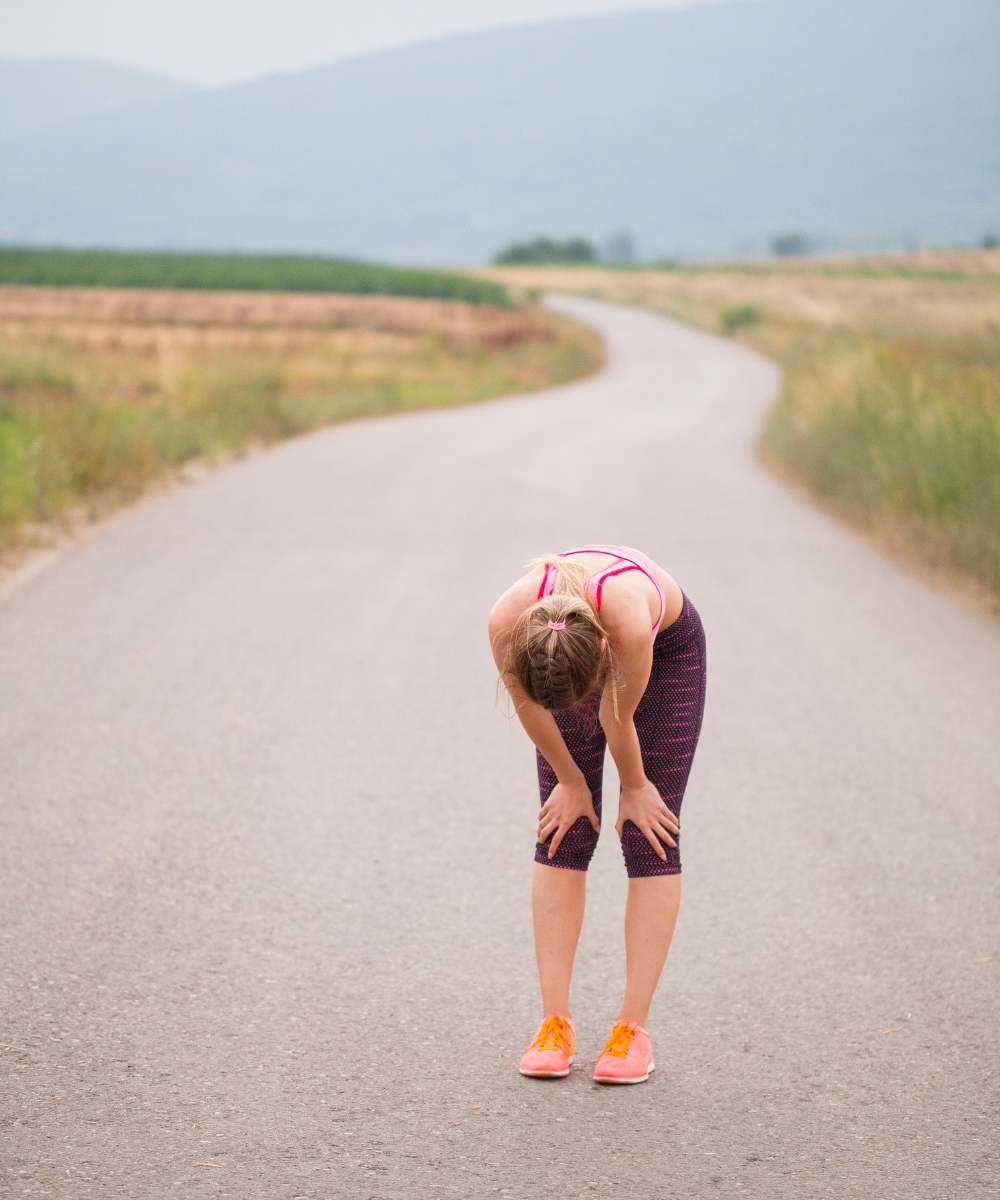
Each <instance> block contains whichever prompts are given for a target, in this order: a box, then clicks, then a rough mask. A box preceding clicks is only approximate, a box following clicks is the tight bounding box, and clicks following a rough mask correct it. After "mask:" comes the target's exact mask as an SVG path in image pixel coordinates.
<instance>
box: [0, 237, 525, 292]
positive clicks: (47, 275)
mask: <svg viewBox="0 0 1000 1200" xmlns="http://www.w3.org/2000/svg"><path fill="white" fill-rule="evenodd" d="M0 284H30V285H33V286H36V287H65V286H69V287H135V288H193V289H198V290H202V289H206V290H212V291H273V292H339V293H349V294H351V295H379V296H424V297H431V298H435V299H440V300H465V301H467V302H469V303H472V304H493V305H499V306H506V305H508V304H509V303H510V299H509V297H508V295H507V292H506V289H505V288H504V287H502V286H501V285H500V284H496V283H491V282H489V281H488V280H481V279H470V278H469V277H468V276H466V275H457V274H452V273H450V272H447V271H425V270H418V269H416V268H407V267H387V266H382V265H380V264H378V263H366V262H354V261H352V260H349V259H338V258H319V257H316V258H313V257H308V256H304V255H303V256H299V255H272V254H200V253H193V254H180V253H167V252H156V251H123V250H101V249H87V250H74V249H67V248H64V247H27V246H10V245H7V246H4V245H0Z"/></svg>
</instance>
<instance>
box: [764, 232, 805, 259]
mask: <svg viewBox="0 0 1000 1200" xmlns="http://www.w3.org/2000/svg"><path fill="white" fill-rule="evenodd" d="M811 249H812V243H811V242H810V241H809V239H808V238H807V237H806V236H805V234H803V233H776V234H775V235H774V237H773V238H771V253H772V254H777V255H780V256H782V257H784V256H785V255H788V254H808V253H809V251H810V250H811Z"/></svg>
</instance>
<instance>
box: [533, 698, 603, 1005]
mask: <svg viewBox="0 0 1000 1200" xmlns="http://www.w3.org/2000/svg"><path fill="white" fill-rule="evenodd" d="M598 704H599V698H598V701H597V702H596V703H593V704H589V705H581V706H577V708H574V709H567V710H563V711H556V712H554V713H553V714H552V715H553V717H554V718H555V721H556V724H557V725H558V726H559V731H560V732H561V733H562V736H563V741H564V742H565V743H566V747H567V749H568V750H569V752H570V754H571V755H572V756H573V760H574V762H575V763H576V765H577V766H578V767H579V768H580V770H581V771H582V772H583V774H584V777H585V778H586V780H587V786H588V787H589V788H590V793H591V797H592V799H593V802H594V811H595V812H596V813H597V817H598V820H600V817H601V784H602V779H603V772H604V750H605V745H606V739H605V736H604V730H603V729H602V728H601V725H600V721H599V720H598V716H597V713H598ZM535 759H536V764H537V768H538V790H539V796H540V800H539V807H541V805H543V804H544V803H545V801H546V800H547V799H548V798H549V793H550V792H551V791H552V789H553V788H554V787H555V785H556V784H557V783H558V779H557V777H556V774H555V772H554V771H553V770H552V768H551V767H550V766H549V764H548V762H547V761H546V759H545V757H544V756H543V755H542V753H541V752H540V751H536V754H535ZM551 836H552V835H551V834H550V835H549V838H548V839H547V840H546V841H545V842H536V843H535V866H534V871H533V874H532V880H531V907H532V918H533V923H534V933H535V960H536V962H537V963H538V978H539V983H540V986H541V992H542V1004H543V1006H544V1009H545V1013H546V1014H548V1013H550V1012H561V1013H565V1014H566V1015H567V1016H572V1013H571V1012H570V1006H569V990H570V980H571V977H572V974H573V959H574V957H575V955H576V947H577V942H578V941H579V940H580V930H581V928H582V927H583V914H584V907H585V903H586V891H587V868H588V866H589V865H590V859H591V857H592V856H593V853H594V850H595V848H596V846H597V838H598V834H597V831H596V830H595V829H594V827H593V826H592V825H591V824H590V822H589V821H588V820H587V819H586V817H580V818H579V819H578V820H577V821H576V822H575V823H574V824H573V826H572V828H570V829H568V830H567V831H566V835H565V837H564V838H563V840H562V842H561V843H560V844H559V849H558V850H557V851H556V852H555V854H554V855H553V856H552V858H549V857H548V845H549V841H551Z"/></svg>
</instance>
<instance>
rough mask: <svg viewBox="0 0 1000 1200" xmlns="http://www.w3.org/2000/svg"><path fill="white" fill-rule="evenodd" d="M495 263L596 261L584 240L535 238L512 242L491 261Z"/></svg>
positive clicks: (593, 253) (593, 251)
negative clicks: (561, 240)
mask: <svg viewBox="0 0 1000 1200" xmlns="http://www.w3.org/2000/svg"><path fill="white" fill-rule="evenodd" d="M493 261H494V262H495V263H498V264H500V263H590V262H596V261H597V254H596V252H595V250H594V247H593V245H592V244H591V243H590V242H588V241H587V240H586V238H582V237H576V238H567V239H566V241H564V242H560V241H556V239H555V238H549V237H536V238H535V239H534V240H533V241H530V242H513V243H511V245H509V246H506V247H505V248H504V249H503V250H501V251H500V253H499V254H497V255H496V257H495V258H494V259H493Z"/></svg>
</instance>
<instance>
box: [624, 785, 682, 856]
mask: <svg viewBox="0 0 1000 1200" xmlns="http://www.w3.org/2000/svg"><path fill="white" fill-rule="evenodd" d="M626 821H631V822H632V823H633V825H636V826H638V828H639V829H640V830H642V834H643V837H645V839H646V841H647V842H649V844H650V845H651V846H652V847H653V849H654V850H655V851H656V853H657V854H658V855H659V856H660V858H662V859H666V857H667V856H666V854H665V853H664V851H663V846H662V845H661V844H660V840H659V839H660V838H662V839H663V841H665V842H666V843H667V845H668V846H676V845H677V843H676V842H675V841H674V839H673V838H672V837H671V836H670V835H671V834H672V833H680V831H681V827H680V823H679V822H678V820H677V818H676V817H675V816H674V814H673V813H672V812H671V811H670V809H669V808H667V805H666V803H665V802H664V800H663V797H662V796H661V795H660V793H659V792H658V791H657V789H656V785H655V784H653V783H650V781H649V780H648V779H646V780H644V781H643V783H642V784H641V785H640V786H639V787H630V788H626V787H623V788H622V791H621V795H620V796H619V797H618V820H617V821H616V822H615V830H616V831H617V833H618V837H619V838H621V836H622V828H623V827H624V825H625V822H626Z"/></svg>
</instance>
